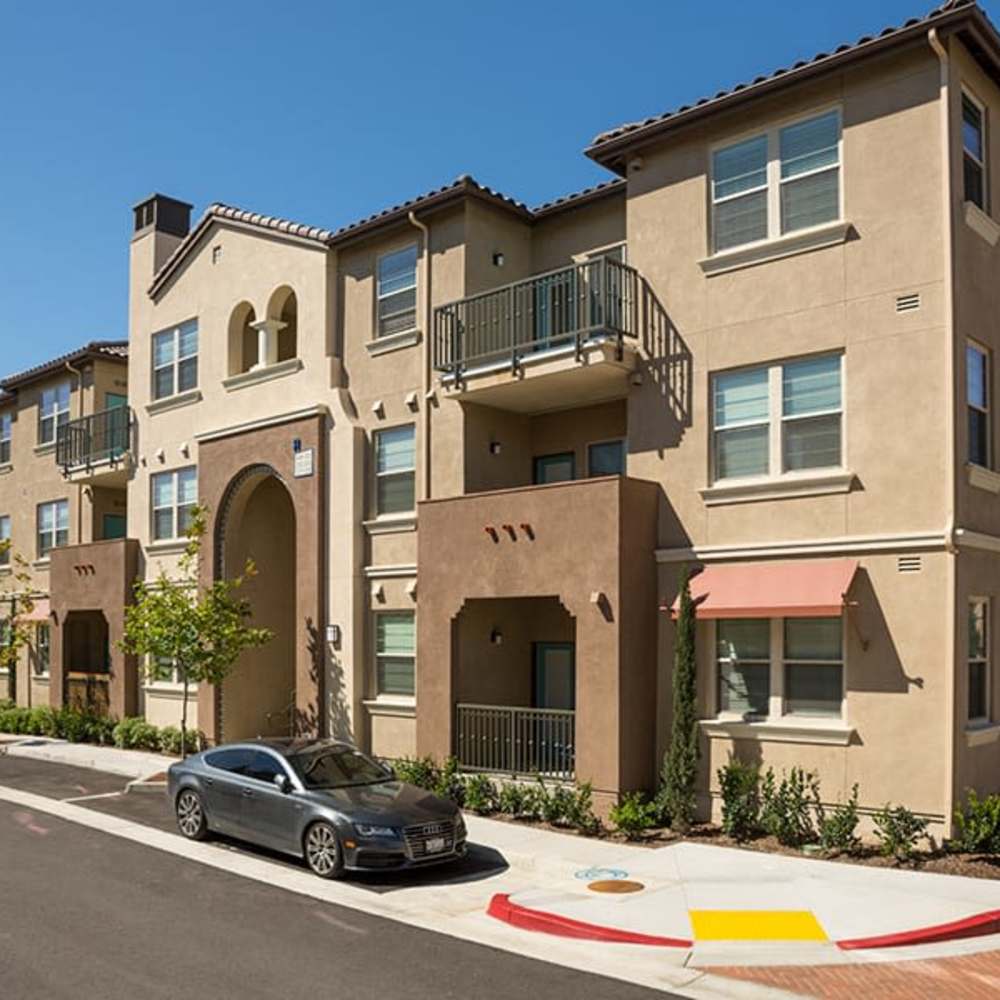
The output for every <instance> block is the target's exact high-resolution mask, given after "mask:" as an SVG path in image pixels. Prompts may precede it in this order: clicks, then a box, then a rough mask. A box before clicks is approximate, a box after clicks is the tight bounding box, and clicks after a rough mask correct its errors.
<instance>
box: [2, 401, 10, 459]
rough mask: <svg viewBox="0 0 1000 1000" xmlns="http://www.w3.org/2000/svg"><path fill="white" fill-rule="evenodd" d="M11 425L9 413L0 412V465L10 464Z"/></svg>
mask: <svg viewBox="0 0 1000 1000" xmlns="http://www.w3.org/2000/svg"><path fill="white" fill-rule="evenodd" d="M11 427H12V418H11V415H10V414H9V413H0V465H10V438H11Z"/></svg>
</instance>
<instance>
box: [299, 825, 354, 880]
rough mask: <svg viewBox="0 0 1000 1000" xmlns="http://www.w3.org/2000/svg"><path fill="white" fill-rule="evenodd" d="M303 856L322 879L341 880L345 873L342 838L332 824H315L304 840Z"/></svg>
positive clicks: (313, 871)
mask: <svg viewBox="0 0 1000 1000" xmlns="http://www.w3.org/2000/svg"><path fill="white" fill-rule="evenodd" d="M302 854H303V856H304V857H305V859H306V864H307V865H308V866H309V870H310V871H311V872H312V873H313V874H314V875H318V876H319V877H320V878H339V877H340V876H341V874H342V873H343V871H344V851H343V849H342V848H341V846H340V837H338V836H337V831H336V830H335V829H334V827H333V825H332V824H330V823H325V822H323V821H320V822H319V823H313V824H312V825H311V826H310V827H309V829H308V830H306V833H305V836H304V837H303V838H302Z"/></svg>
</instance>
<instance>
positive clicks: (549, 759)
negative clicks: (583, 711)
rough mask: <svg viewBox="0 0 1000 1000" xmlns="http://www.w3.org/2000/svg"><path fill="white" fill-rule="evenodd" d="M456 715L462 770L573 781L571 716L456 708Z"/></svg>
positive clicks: (499, 707) (529, 710)
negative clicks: (539, 776)
mask: <svg viewBox="0 0 1000 1000" xmlns="http://www.w3.org/2000/svg"><path fill="white" fill-rule="evenodd" d="M455 712H456V719H455V743H456V746H455V756H456V757H457V759H458V763H459V766H460V767H461V768H462V769H463V770H467V771H489V772H492V773H496V774H510V775H535V774H537V775H542V776H544V777H547V778H555V779H557V780H560V781H572V780H573V779H574V777H575V771H574V743H575V739H576V725H575V720H576V713H575V712H573V711H566V710H560V709H552V708H517V707H514V706H510V705H457V706H456V708H455Z"/></svg>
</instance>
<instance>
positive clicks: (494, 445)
mask: <svg viewBox="0 0 1000 1000" xmlns="http://www.w3.org/2000/svg"><path fill="white" fill-rule="evenodd" d="M502 450H503V449H502V447H501V445H500V442H499V441H491V442H490V454H491V455H499V454H500V452H501V451H502Z"/></svg>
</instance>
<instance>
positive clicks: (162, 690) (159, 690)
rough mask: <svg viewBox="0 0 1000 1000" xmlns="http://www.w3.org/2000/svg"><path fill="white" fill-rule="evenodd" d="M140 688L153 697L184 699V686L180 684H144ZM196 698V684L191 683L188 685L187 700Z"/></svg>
mask: <svg viewBox="0 0 1000 1000" xmlns="http://www.w3.org/2000/svg"><path fill="white" fill-rule="evenodd" d="M142 690H143V691H144V692H145V693H146V694H147V695H152V696H153V697H155V698H169V699H172V700H174V701H183V700H184V687H183V685H181V684H157V683H153V684H144V685H143V688H142ZM197 698H198V685H197V684H192V685H190V686H189V687H188V701H195V700H197Z"/></svg>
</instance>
